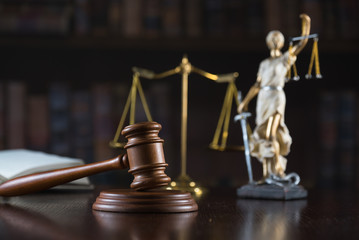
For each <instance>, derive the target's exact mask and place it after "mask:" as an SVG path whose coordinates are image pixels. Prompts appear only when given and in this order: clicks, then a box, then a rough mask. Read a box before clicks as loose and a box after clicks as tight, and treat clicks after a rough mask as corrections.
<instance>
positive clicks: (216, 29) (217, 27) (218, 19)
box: [205, 0, 226, 37]
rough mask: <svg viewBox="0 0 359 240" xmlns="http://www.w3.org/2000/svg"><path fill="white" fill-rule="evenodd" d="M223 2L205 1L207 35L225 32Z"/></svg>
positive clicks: (216, 0) (215, 0)
mask: <svg viewBox="0 0 359 240" xmlns="http://www.w3.org/2000/svg"><path fill="white" fill-rule="evenodd" d="M223 10H224V2H223V1H222V0H206V1H205V19H206V22H205V29H206V33H207V34H208V35H209V36H217V37H218V36H221V35H222V34H224V33H225V32H226V29H225V27H226V25H225V14H224V11H223Z"/></svg>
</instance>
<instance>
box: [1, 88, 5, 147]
mask: <svg viewBox="0 0 359 240" xmlns="http://www.w3.org/2000/svg"><path fill="white" fill-rule="evenodd" d="M2 149H5V91H4V83H2V82H0V150H2Z"/></svg>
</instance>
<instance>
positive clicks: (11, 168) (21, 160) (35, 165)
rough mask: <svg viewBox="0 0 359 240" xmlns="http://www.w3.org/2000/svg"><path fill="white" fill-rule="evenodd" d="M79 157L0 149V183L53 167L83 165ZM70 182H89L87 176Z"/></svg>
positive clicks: (52, 168)
mask: <svg viewBox="0 0 359 240" xmlns="http://www.w3.org/2000/svg"><path fill="white" fill-rule="evenodd" d="M83 164H84V162H83V160H81V159H77V158H69V157H62V156H58V155H55V154H48V153H44V152H38V151H31V150H25V149H15V150H4V151H0V176H2V178H1V177H0V183H1V182H2V181H4V180H5V179H6V180H9V179H13V178H16V177H20V176H24V175H28V174H32V173H37V172H44V171H49V170H54V169H60V168H66V167H73V166H78V165H83ZM71 183H75V184H90V182H89V180H88V178H82V179H78V180H75V181H73V182H71Z"/></svg>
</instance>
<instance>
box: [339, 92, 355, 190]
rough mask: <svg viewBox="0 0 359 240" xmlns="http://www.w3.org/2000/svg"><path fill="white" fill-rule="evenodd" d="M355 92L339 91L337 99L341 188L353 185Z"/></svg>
mask: <svg viewBox="0 0 359 240" xmlns="http://www.w3.org/2000/svg"><path fill="white" fill-rule="evenodd" d="M355 110H356V94H355V92H353V91H345V92H341V93H340V101H339V136H338V139H339V143H338V145H339V164H340V167H339V178H340V179H339V180H340V181H339V183H340V185H341V188H351V187H353V186H354V169H355V165H354V163H355V116H356V114H355Z"/></svg>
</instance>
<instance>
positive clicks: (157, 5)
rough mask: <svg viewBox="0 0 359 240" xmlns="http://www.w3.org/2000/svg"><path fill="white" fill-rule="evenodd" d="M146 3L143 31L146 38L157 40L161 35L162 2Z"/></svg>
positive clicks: (153, 0) (157, 0) (156, 0)
mask: <svg viewBox="0 0 359 240" xmlns="http://www.w3.org/2000/svg"><path fill="white" fill-rule="evenodd" d="M144 3H145V4H144V12H143V24H144V25H143V27H144V29H143V30H144V32H145V35H146V37H148V38H157V37H159V36H160V34H161V24H162V17H161V2H160V0H147V1H145V2H144Z"/></svg>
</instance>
